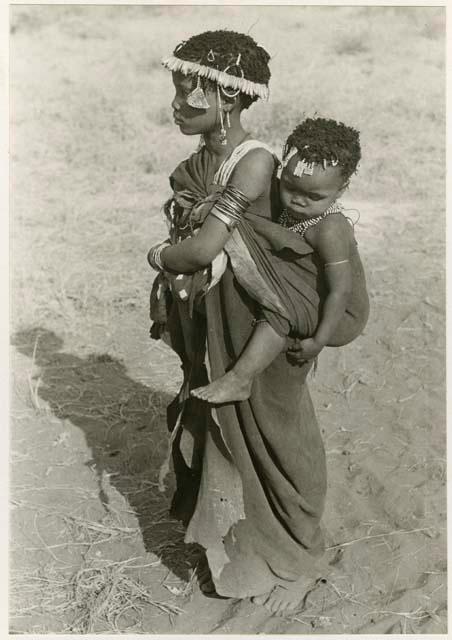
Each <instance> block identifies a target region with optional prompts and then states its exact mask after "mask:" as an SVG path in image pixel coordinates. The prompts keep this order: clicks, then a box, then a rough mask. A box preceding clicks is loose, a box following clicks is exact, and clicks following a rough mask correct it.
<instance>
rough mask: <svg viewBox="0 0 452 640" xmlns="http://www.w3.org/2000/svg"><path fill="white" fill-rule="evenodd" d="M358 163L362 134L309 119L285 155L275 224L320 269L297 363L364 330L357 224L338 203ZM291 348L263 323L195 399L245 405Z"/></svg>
mask: <svg viewBox="0 0 452 640" xmlns="http://www.w3.org/2000/svg"><path fill="white" fill-rule="evenodd" d="M360 158H361V148H360V143H359V133H358V131H356V130H355V129H353V128H351V127H348V126H346V125H344V124H342V123H338V122H336V121H334V120H329V119H324V118H315V119H313V118H308V119H306V120H305V121H304V122H302V123H301V124H300V125H299V126H297V127H296V128H295V130H294V131H293V132H292V134H291V135H290V136H289V138H288V139H287V142H286V144H285V146H284V152H283V169H282V173H281V179H280V187H279V193H280V207H281V209H280V213H279V218H278V221H279V223H280V224H281V225H282V226H284V227H286V228H287V229H289V230H291V231H293V232H294V233H297V234H300V235H301V236H302V237H303V238H304V240H305V241H306V242H307V243H308V244H309V245H310V246H311V247H312V250H313V252H314V254H315V257H316V258H317V262H318V268H319V270H320V275H321V278H320V289H321V290H320V291H319V293H320V298H321V302H320V308H319V321H318V324H317V328H316V330H315V332H314V333H313V335H310V336H299V340H298V341H297V344H296V346H295V347H292V349H290V350H289V351H288V357H289V359H290V358H291V359H292V361H293V362H294V363H295V364H299V365H301V364H303V363H304V362H305V361H308V360H311V359H312V358H315V357H316V356H317V355H318V354H319V353H320V351H321V350H322V349H323V348H324V347H325V346H341V345H344V344H347V343H348V342H351V341H352V340H353V339H355V338H356V337H357V336H358V335H359V334H360V333H361V332H362V330H363V329H364V327H365V325H366V322H367V319H368V315H369V302H368V296H367V291H366V283H365V276H364V270H363V267H362V264H361V260H360V257H359V254H358V250H357V245H356V240H355V237H354V231H353V226H352V225H351V224H350V222H349V220H348V219H347V218H346V217H345V215H344V213H343V208H342V206H341V205H340V204H338V202H337V200H338V198H339V197H340V196H341V195H342V193H343V192H344V191H345V189H346V188H347V187H348V185H349V181H350V177H351V175H352V174H353V173H354V172H355V171H356V168H357V165H358V162H359V160H360ZM285 349H287V337H283V336H281V335H279V334H278V333H277V332H276V331H275V330H274V329H273V328H272V326H271V325H270V324H269V323H268V322H266V321H265V316H264V315H263V316H262V318H259V320H258V322H257V323H256V328H255V330H254V331H253V334H252V336H251V338H250V340H249V342H248V344H247V346H246V347H245V349H244V351H243V353H242V354H241V356H240V358H239V359H238V361H237V362H236V364H235V365H234V367H233V368H232V369H231V370H230V371H228V372H227V373H226V374H225V375H223V376H222V377H220V378H218V379H217V380H214V381H213V382H212V383H210V384H209V385H207V386H205V387H199V388H198V389H194V390H193V391H192V394H193V395H194V396H196V397H198V398H200V399H202V400H205V401H207V402H211V403H223V402H231V401H237V400H245V399H247V398H248V397H249V396H250V393H251V387H252V383H253V379H254V377H255V376H256V375H257V374H258V373H260V372H262V371H263V370H264V369H265V368H266V367H267V366H268V365H269V364H270V363H271V362H272V361H273V360H274V358H276V356H277V355H278V354H279V353H281V352H282V351H283V350H285Z"/></svg>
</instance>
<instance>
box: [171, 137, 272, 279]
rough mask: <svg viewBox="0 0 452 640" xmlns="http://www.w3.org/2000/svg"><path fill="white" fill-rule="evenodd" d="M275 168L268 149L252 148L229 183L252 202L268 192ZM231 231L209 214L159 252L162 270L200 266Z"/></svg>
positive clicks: (208, 261) (225, 240)
mask: <svg viewBox="0 0 452 640" xmlns="http://www.w3.org/2000/svg"><path fill="white" fill-rule="evenodd" d="M274 169H275V160H274V158H273V156H272V155H271V154H270V153H269V152H268V151H266V150H265V149H253V150H252V151H250V152H249V153H247V154H246V156H244V157H243V158H242V159H241V160H240V161H239V162H238V163H237V166H236V168H235V169H234V172H233V174H232V176H231V179H230V180H229V182H228V185H232V186H234V187H236V188H237V189H239V190H240V191H241V192H242V193H243V195H244V196H245V197H246V198H247V199H248V200H249V201H250V202H253V201H254V200H256V199H257V198H258V197H259V196H261V195H262V194H263V193H266V192H269V191H270V184H271V178H272V175H273V171H274ZM220 200H221V198H220ZM230 234H231V231H230V229H229V228H228V226H227V225H226V224H225V223H224V222H222V221H221V220H219V219H218V218H216V217H215V216H213V215H208V216H207V218H206V219H205V221H204V223H203V225H202V226H201V228H200V229H199V231H198V233H197V234H196V235H195V236H193V237H191V238H187V239H186V240H183V241H182V242H180V243H178V244H176V245H173V246H170V247H165V248H164V249H163V250H162V252H161V255H160V259H161V262H162V264H163V266H164V267H165V269H167V270H168V271H174V272H176V273H191V272H194V271H198V270H199V269H203V268H204V267H206V266H207V265H209V264H210V263H211V262H212V260H213V259H214V258H215V256H217V255H218V253H219V252H220V251H221V250H222V249H223V247H224V245H225V244H226V242H227V240H228V238H229V236H230Z"/></svg>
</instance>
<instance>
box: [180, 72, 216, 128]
mask: <svg viewBox="0 0 452 640" xmlns="http://www.w3.org/2000/svg"><path fill="white" fill-rule="evenodd" d="M173 84H174V88H175V89H176V95H175V96H174V99H173V101H172V102H171V107H172V108H173V117H174V122H175V123H176V124H177V126H178V127H179V129H180V130H181V132H182V133H183V134H185V135H186V136H194V135H200V134H202V133H208V132H209V131H213V130H214V129H216V128H218V124H219V123H218V122H217V120H218V115H217V111H218V110H217V96H216V92H215V91H209V90H205V91H204V93H205V95H206V98H207V102H208V103H209V105H210V107H209V109H195V108H194V107H190V105H189V104H187V97H188V96H189V94H190V93H191V92H192V91H193V88H194V87H195V86H196V82H194V80H193V76H184V75H183V74H182V73H177V72H176V73H173Z"/></svg>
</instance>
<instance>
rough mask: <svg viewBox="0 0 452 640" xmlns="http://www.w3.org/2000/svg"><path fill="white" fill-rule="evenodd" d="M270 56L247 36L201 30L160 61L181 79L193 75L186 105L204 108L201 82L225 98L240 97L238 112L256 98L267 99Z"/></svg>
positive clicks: (205, 107)
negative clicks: (207, 82) (182, 76)
mask: <svg viewBox="0 0 452 640" xmlns="http://www.w3.org/2000/svg"><path fill="white" fill-rule="evenodd" d="M269 60H270V56H269V55H268V53H267V52H266V51H265V49H263V48H262V47H260V46H259V45H258V44H257V43H256V42H255V41H254V40H253V39H252V38H251V37H250V36H248V35H245V34H242V33H237V32H235V31H227V30H220V31H205V32H204V33H201V34H199V35H196V36H192V37H191V38H190V39H189V40H187V41H185V42H181V43H180V44H179V45H178V46H177V47H176V48H175V49H174V51H173V55H172V56H169V57H168V58H164V59H163V60H162V64H163V66H164V67H166V68H167V69H169V70H170V71H175V72H179V73H182V74H183V75H185V76H189V75H192V76H195V77H196V76H197V84H196V87H195V88H194V89H193V91H192V92H191V94H190V96H189V98H188V99H187V102H188V104H190V106H192V107H195V108H200V109H207V108H208V106H209V105H208V102H207V100H206V97H205V94H204V90H203V86H202V81H203V80H204V81H210V82H212V83H215V84H216V85H217V90H218V93H220V92H221V94H222V95H223V97H225V98H227V99H228V98H229V99H232V98H235V97H236V96H238V95H239V94H241V106H242V109H246V108H247V107H249V106H250V104H251V103H253V102H254V101H255V100H257V99H258V98H262V99H263V100H268V95H269V90H268V82H269V80H270V69H269V68H268V61H269Z"/></svg>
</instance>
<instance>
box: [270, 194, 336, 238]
mask: <svg viewBox="0 0 452 640" xmlns="http://www.w3.org/2000/svg"><path fill="white" fill-rule="evenodd" d="M343 212H344V207H343V205H342V204H340V203H339V202H333V204H332V205H330V206H329V207H328V209H326V211H324V212H323V213H321V214H320V215H318V216H315V217H313V218H308V219H307V220H301V221H300V220H298V219H297V218H294V217H293V216H291V215H290V213H289V212H288V211H287V209H284V211H283V212H282V213H281V215H280V216H279V219H278V222H279V224H280V225H281V226H283V227H285V228H286V229H289V231H294V232H295V233H299V234H300V235H301V237H303V236H304V234H305V233H306V231H307V230H308V229H310V228H311V227H314V226H315V225H316V224H318V223H319V222H320V221H321V220H324V219H325V218H327V217H328V216H330V215H331V214H333V213H343Z"/></svg>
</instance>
